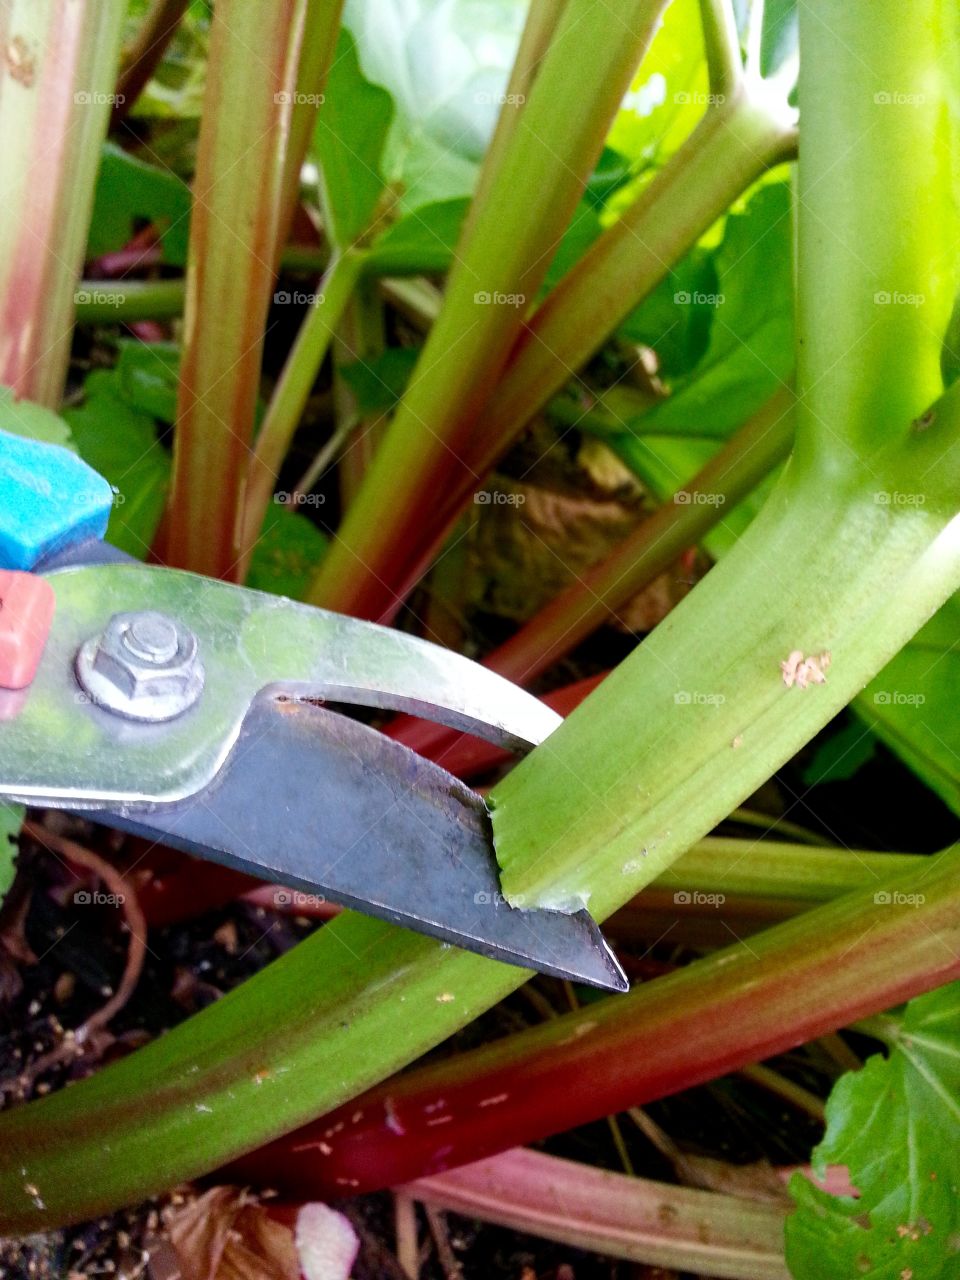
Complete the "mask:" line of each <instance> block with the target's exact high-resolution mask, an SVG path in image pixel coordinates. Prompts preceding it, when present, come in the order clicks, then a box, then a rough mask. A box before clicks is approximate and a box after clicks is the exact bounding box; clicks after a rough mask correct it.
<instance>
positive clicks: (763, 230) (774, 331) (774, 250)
mask: <svg viewBox="0 0 960 1280" xmlns="http://www.w3.org/2000/svg"><path fill="white" fill-rule="evenodd" d="M791 249H792V236H791V226H790V191H789V188H788V187H787V185H786V183H782V182H780V183H776V184H773V185H768V186H761V187H759V189H758V190H757V191H756V193H755V195H754V196H753V199H752V200H751V201H750V203H749V204H748V205H747V208H746V210H745V212H743V213H740V214H735V215H734V216H732V217H731V218H729V219H728V220H727V227H726V231H725V234H724V237H723V241H722V243H721V245H720V247H719V248H718V249H717V252H716V256H715V268H716V276H717V292H716V294H712V295H711V294H708V295H707V296H706V297H705V298H702V299H700V301H701V302H703V303H704V304H705V305H707V306H713V307H714V315H713V320H712V322H711V327H710V342H709V345H708V348H707V351H706V354H705V355H704V357H703V359H702V360H701V361H700V362H699V364H698V365H697V366H696V368H695V369H693V370H692V371H691V372H690V373H688V374H686V375H684V376H683V377H682V378H679V379H677V381H676V382H675V383H674V386H673V392H672V394H671V396H670V397H669V399H667V400H665V401H663V403H662V404H659V405H657V406H656V407H655V408H654V409H652V410H651V411H650V413H649V414H648V415H646V419H645V423H644V431H645V432H656V431H669V432H671V433H674V432H679V433H683V432H684V431H690V432H691V433H694V434H699V430H700V429H701V428H702V425H703V423H704V422H705V421H709V422H710V425H711V429H712V430H713V431H715V432H717V433H718V434H723V435H729V434H730V432H731V431H733V430H734V429H735V428H736V427H738V426H739V425H740V423H741V422H743V421H744V420H745V419H746V418H748V417H749V416H750V414H752V413H755V412H756V410H757V409H759V408H760V406H761V405H762V404H763V403H764V401H766V400H768V399H769V398H770V396H771V395H772V394H773V392H774V391H775V390H776V389H777V387H778V385H780V384H782V383H785V382H788V381H789V380H790V377H791V373H792V369H793V359H794V355H793V351H794V347H793V328H794V326H793V268H792V256H791ZM697 301H698V298H697V295H696V294H694V293H689V292H687V291H680V292H678V293H677V294H676V295H675V297H674V302H675V305H676V307H677V310H678V312H679V311H680V310H681V309H682V308H687V307H689V306H691V305H692V304H694V303H696V302H697ZM678 318H679V317H678Z"/></svg>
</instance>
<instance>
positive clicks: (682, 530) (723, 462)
mask: <svg viewBox="0 0 960 1280" xmlns="http://www.w3.org/2000/svg"><path fill="white" fill-rule="evenodd" d="M792 408H793V395H792V393H791V392H790V391H786V390H784V391H779V392H777V394H776V395H774V396H773V397H772V398H771V399H770V400H769V401H768V402H767V404H765V405H764V406H763V408H762V409H760V410H759V411H758V412H757V413H756V414H755V415H754V416H753V418H752V419H751V420H750V421H749V422H747V423H746V424H745V425H744V426H743V427H741V429H740V430H739V431H738V432H737V433H736V434H735V435H734V436H733V437H732V438H731V439H730V440H729V441H728V442H727V443H726V444H724V445H723V447H722V448H721V449H719V450H718V452H717V453H716V454H715V456H714V457H713V458H711V460H710V461H709V462H708V463H707V465H706V466H705V467H704V468H703V469H702V470H701V471H700V472H699V474H698V475H697V476H695V477H694V479H693V480H691V481H690V482H689V484H686V485H684V486H683V488H682V489H680V490H678V491H677V493H676V494H674V500H673V501H672V502H669V501H668V502H665V503H664V504H663V505H662V506H661V507H660V508H659V509H658V510H657V511H656V512H655V513H654V514H653V515H652V516H650V517H649V518H648V519H646V520H644V522H643V523H642V524H641V525H639V526H638V528H637V529H636V530H635V532H634V533H632V534H631V535H630V537H628V538H625V539H624V540H623V542H621V543H620V544H619V545H618V546H617V547H615V548H614V549H613V551H611V552H610V554H609V555H607V556H604V557H603V559H602V560H600V561H599V562H598V563H597V564H595V565H593V566H592V567H591V568H590V569H588V570H587V571H586V572H585V573H583V574H581V575H580V576H579V577H578V578H577V579H575V581H574V582H572V583H571V584H570V586H569V587H567V588H566V589H565V590H564V591H562V592H561V593H560V594H559V595H558V596H556V597H555V598H554V599H553V600H551V601H550V603H549V604H547V605H545V606H544V607H543V608H542V609H541V610H540V611H539V613H536V614H535V615H534V616H533V617H532V618H531V619H530V621H529V622H527V623H526V624H525V625H524V626H522V627H521V628H520V630H519V631H517V632H516V634H515V635H513V636H511V637H510V639H509V640H507V641H506V642H505V643H504V644H502V645H500V647H499V648H497V649H495V650H494V651H493V653H491V654H489V655H488V656H487V657H486V658H485V659H484V665H485V666H488V667H490V668H491V669H492V670H494V671H498V672H500V674H501V675H505V676H507V677H508V678H509V679H511V680H515V681H517V682H518V683H520V684H523V683H525V682H528V681H530V680H533V679H535V678H536V677H537V676H538V675H540V674H541V673H542V672H544V671H546V670H547V669H548V668H549V667H550V666H552V665H553V663H554V662H556V661H557V660H558V659H559V658H562V657H563V656H564V655H565V654H567V653H569V652H570V651H571V649H573V648H575V647H576V645H578V644H579V643H580V641H581V640H583V639H585V638H586V637H587V636H588V635H590V633H591V632H592V631H593V630H594V629H595V628H596V627H598V626H600V625H601V623H603V622H604V621H606V620H607V619H608V618H609V617H610V616H611V615H615V614H616V613H617V611H618V609H621V608H623V606H624V605H625V604H626V603H627V602H628V601H629V600H630V599H632V598H633V596H635V595H636V594H637V592H638V591H641V590H642V589H643V587H645V586H646V585H647V584H648V583H649V582H652V581H653V579H654V578H655V577H656V576H657V575H658V574H659V573H662V572H663V571H664V570H665V569H667V568H668V567H669V566H670V565H671V564H672V563H673V562H674V560H676V558H677V557H678V556H679V555H680V554H681V553H682V552H683V551H685V550H686V548H687V547H689V546H693V545H694V544H696V543H697V542H699V541H700V540H701V539H702V538H703V536H704V534H705V533H708V532H709V530H710V529H712V528H713V526H714V525H715V524H717V523H718V522H719V521H720V519H721V518H722V516H723V513H724V511H729V510H730V509H731V508H732V507H733V506H734V505H735V504H736V503H738V502H739V501H740V500H741V499H742V498H745V497H746V496H747V495H748V494H749V493H750V492H751V491H752V490H753V489H754V488H756V486H757V485H758V484H759V483H760V481H761V480H763V479H764V478H765V477H766V476H767V475H769V473H770V472H771V471H772V470H773V468H774V467H775V466H777V464H778V463H780V462H782V461H783V459H784V458H785V457H786V455H787V453H788V452H789V451H790V447H791V444H792V443H793V413H792ZM699 495H702V496H703V497H705V498H708V499H710V500H709V501H705V502H698V501H696V497H697V496H699Z"/></svg>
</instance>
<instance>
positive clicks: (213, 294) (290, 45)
mask: <svg viewBox="0 0 960 1280" xmlns="http://www.w3.org/2000/svg"><path fill="white" fill-rule="evenodd" d="M308 11H309V12H314V10H313V9H312V8H311V6H310V5H309V3H308V0H277V3H275V4H271V5H269V6H267V8H266V9H261V8H260V7H258V6H251V5H249V4H245V3H241V0H223V3H221V4H218V6H217V7H216V9H215V10H214V17H213V25H212V27H211V33H210V58H209V65H208V71H207V86H206V91H205V102H206V109H205V111H204V113H203V118H202V121H201V128H200V142H199V151H198V155H197V169H196V176H195V179H194V190H193V195H194V200H193V214H192V218H191V224H190V251H189V258H188V263H187V293H186V305H185V314H184V341H183V358H182V361H181V366H180V388H179V397H178V403H177V426H176V434H175V437H174V459H173V484H172V488H171V497H170V505H169V510H168V517H167V537H166V545H165V553H166V558H167V559H168V560H169V561H170V562H171V563H172V564H175V565H178V566H180V567H182V568H187V569H193V570H195V571H197V572H200V573H206V574H209V575H210V576H212V577H226V578H236V577H237V575H238V573H239V570H240V568H241V558H240V543H241V534H242V530H241V527H240V517H241V498H242V492H243V486H244V482H245V478H246V467H247V457H248V450H249V446H250V443H251V440H252V436H253V423H254V410H255V407H256V399H257V391H258V386H259V380H260V356H261V351H262V346H263V330H264V324H265V322H266V316H267V308H268V305H269V302H270V295H271V291H272V284H273V275H274V263H275V257H276V252H277V245H278V243H279V239H280V223H281V218H282V216H283V212H284V193H285V191H286V190H287V188H286V187H285V179H286V176H287V170H286V166H287V157H288V139H289V134H290V129H291V120H292V115H293V108H294V97H295V93H296V89H297V84H298V74H299V64H300V52H301V48H302V44H303V41H304V39H305V38H306V39H310V38H311V36H312V34H313V33H312V31H311V30H310V29H308V28H307V27H306V19H307V16H308ZM320 16H321V17H322V16H323V15H322V14H321V15H320ZM321 26H323V24H322V23H321ZM330 51H331V50H330V49H329V41H328V53H329V52H330ZM254 54H255V56H254ZM213 477H216V481H215V482H214V481H213V479H212V478H213Z"/></svg>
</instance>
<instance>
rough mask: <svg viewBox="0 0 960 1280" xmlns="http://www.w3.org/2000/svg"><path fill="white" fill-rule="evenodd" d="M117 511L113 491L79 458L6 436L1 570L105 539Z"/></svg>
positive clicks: (0, 436)
mask: <svg viewBox="0 0 960 1280" xmlns="http://www.w3.org/2000/svg"><path fill="white" fill-rule="evenodd" d="M112 506H113V490H112V489H111V487H110V485H109V484H108V483H107V482H106V480H104V478H103V477H102V476H101V475H99V474H98V473H97V472H96V471H94V470H93V468H92V467H88V466H87V464H86V463H85V462H83V461H82V460H81V459H80V458H78V457H77V455H76V454H75V453H71V452H70V450H69V449H64V448H62V447H61V446H60V445H55V444H42V443H41V442H40V441H38V440H27V439H25V438H24V437H23V436H15V435H11V434H10V433H9V432H7V431H0V569H27V570H29V569H32V568H33V567H34V565H36V564H39V562H40V561H41V560H44V559H46V558H47V557H48V556H51V555H54V554H55V553H57V552H60V551H63V550H64V549H65V548H67V547H69V546H72V545H73V544H74V543H76V542H84V541H87V540H88V539H91V538H102V537H103V535H104V533H106V529H107V520H108V519H109V517H110V510H111V507H112Z"/></svg>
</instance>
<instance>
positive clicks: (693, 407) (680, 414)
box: [584, 182, 793, 556]
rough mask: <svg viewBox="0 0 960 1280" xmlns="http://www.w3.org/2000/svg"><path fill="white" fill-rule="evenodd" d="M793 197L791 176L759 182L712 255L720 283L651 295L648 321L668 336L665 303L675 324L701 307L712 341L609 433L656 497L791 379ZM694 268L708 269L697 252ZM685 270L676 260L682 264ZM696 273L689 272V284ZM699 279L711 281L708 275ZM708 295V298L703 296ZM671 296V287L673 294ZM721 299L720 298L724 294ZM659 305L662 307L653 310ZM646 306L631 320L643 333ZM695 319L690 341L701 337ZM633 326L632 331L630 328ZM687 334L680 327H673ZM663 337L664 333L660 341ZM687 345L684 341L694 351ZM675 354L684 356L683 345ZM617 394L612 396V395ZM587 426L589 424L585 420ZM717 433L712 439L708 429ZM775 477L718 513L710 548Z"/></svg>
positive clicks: (731, 531)
mask: <svg viewBox="0 0 960 1280" xmlns="http://www.w3.org/2000/svg"><path fill="white" fill-rule="evenodd" d="M791 255H792V240H791V231H790V195H789V190H788V188H787V186H786V184H785V183H782V182H777V183H769V184H766V185H761V186H759V187H757V188H756V190H755V192H754V194H753V197H752V199H751V200H750V201H749V203H748V204H747V205H746V208H745V210H744V212H742V213H737V214H734V215H732V216H730V217H729V218H728V219H727V223H726V228H725V231H724V237H723V240H722V242H721V243H720V245H719V246H718V248H717V249H716V251H715V253H714V254H713V255H712V258H713V261H712V269H713V271H714V273H715V277H714V278H715V280H716V286H715V289H714V290H710V289H708V290H698V289H696V288H694V289H684V290H678V291H677V292H676V293H675V294H674V295H673V300H672V302H671V303H668V302H667V301H666V298H665V295H664V293H663V289H662V287H661V291H660V292H659V295H658V296H657V298H656V302H655V303H651V309H650V312H649V313H648V319H649V322H650V323H651V325H652V326H659V327H660V329H661V333H662V334H664V335H666V336H667V337H668V338H669V336H670V334H671V332H672V331H671V330H670V328H669V326H668V324H667V321H666V311H665V310H664V308H665V307H666V306H670V305H672V306H673V309H674V311H675V312H676V313H677V325H678V326H680V325H682V324H683V323H684V322H685V321H684V317H685V316H686V315H687V313H688V312H693V311H695V310H696V308H697V306H700V307H701V308H705V309H706V310H707V312H708V313H711V314H709V315H708V318H709V326H710V327H709V339H708V343H707V349H706V352H705V353H704V355H703V357H702V359H700V360H699V361H698V362H697V363H696V365H695V366H694V368H692V369H691V370H690V371H689V372H687V373H684V374H682V375H681V376H680V377H678V378H676V379H675V381H674V384H673V393H672V395H670V396H669V398H668V399H666V400H664V401H662V402H660V403H659V404H657V405H655V406H654V407H653V408H652V409H650V410H648V411H647V412H646V413H644V414H643V415H642V417H638V418H636V419H626V426H627V427H628V428H630V430H625V431H624V432H623V433H621V434H619V435H612V436H611V435H609V434H605V436H604V438H605V440H606V442H607V443H608V444H609V445H610V447H611V448H612V449H613V450H614V451H615V452H616V453H617V454H618V455H619V456H620V458H622V459H623V461H624V462H625V463H626V465H627V466H628V467H630V469H631V470H632V471H634V472H635V473H636V474H637V475H638V476H640V478H641V479H642V480H643V481H644V483H645V484H647V485H648V486H649V487H650V488H651V489H652V490H653V492H654V493H655V494H656V495H657V496H658V497H660V498H667V497H669V496H670V495H671V494H672V493H673V492H674V491H675V490H676V489H677V488H679V487H681V486H682V485H684V484H686V483H687V481H689V480H690V479H691V478H692V477H693V476H694V475H696V473H697V472H698V471H699V470H700V469H701V468H702V467H703V466H704V465H705V464H706V463H707V462H708V461H709V459H710V458H711V457H712V456H713V454H714V453H715V452H716V450H717V447H718V443H717V442H719V440H722V439H726V438H728V437H729V436H730V435H731V434H732V433H733V432H734V431H735V430H736V429H737V428H738V427H739V426H741V425H742V424H743V423H744V422H745V421H746V420H747V419H748V418H749V417H750V416H751V415H752V414H754V413H755V412H757V410H758V409H759V408H760V407H761V406H762V405H763V404H764V403H765V402H766V401H767V400H768V399H769V398H770V396H771V395H772V394H773V392H774V391H775V390H776V389H777V387H778V386H779V385H780V384H782V383H785V382H787V381H789V380H790V377H791V374H792V367H793V272H792V256H791ZM691 258H692V261H691V264H690V266H689V268H688V269H689V270H691V271H692V272H697V271H703V272H706V266H705V264H703V263H702V261H700V262H699V264H698V259H697V257H696V255H691ZM678 270H679V268H678ZM695 278H696V276H695V275H691V277H690V279H691V282H692V281H693V280H694V279H695ZM700 279H702V280H703V281H707V280H708V279H709V276H708V275H706V274H703V275H701V276H700ZM701 294H704V295H705V296H700V295H701ZM667 296H669V295H667ZM721 299H722V301H721ZM655 308H656V309H659V315H658V314H657V310H656V309H655ZM642 316H643V308H640V309H638V313H635V316H634V317H631V321H628V324H631V323H632V324H636V325H637V326H638V327H637V329H635V330H634V332H635V333H637V334H638V335H639V334H640V333H642V332H643V330H642V328H640V327H639V326H640V323H641V320H642ZM686 323H688V324H692V325H693V326H694V329H693V333H692V334H689V335H688V336H687V339H686V341H687V343H688V344H691V345H692V344H695V343H697V342H702V341H703V338H702V332H701V333H700V334H699V336H698V333H697V330H696V324H697V323H702V317H701V319H700V320H699V321H697V320H696V319H695V318H694V317H692V316H691V318H690V319H689V320H687V321H686ZM628 332H629V330H628ZM677 338H678V341H680V342H681V343H682V342H683V337H682V334H680V333H678V334H677ZM662 341H663V337H661V342H662ZM689 350H690V345H688V346H687V351H688V352H689ZM677 358H678V359H679V360H681V361H682V360H683V358H684V353H683V346H682V345H681V346H680V349H679V352H678V355H677ZM611 398H612V400H613V401H615V395H614V396H612V397H611ZM584 425H588V423H587V422H586V420H585V423H584ZM711 436H712V437H714V438H715V439H710V438H708V437H711ZM772 483H773V481H772V478H770V479H768V480H767V481H766V482H765V483H764V484H762V485H760V486H759V487H758V488H757V489H756V490H755V491H754V492H753V493H752V494H751V495H750V497H749V498H747V499H745V500H744V501H743V502H741V503H740V504H739V505H738V506H737V507H735V508H734V509H733V510H731V511H724V512H723V516H722V519H721V520H720V521H719V522H718V524H717V525H716V527H715V528H714V529H713V530H712V531H711V533H709V534H708V535H707V537H706V538H705V539H704V545H705V546H706V547H707V549H708V550H709V551H710V553H711V554H712V555H714V556H720V555H723V554H724V553H725V552H726V551H728V550H729V549H730V547H732V546H733V544H734V543H735V542H736V541H737V540H738V538H739V537H740V535H741V534H742V533H743V531H744V529H745V528H746V527H747V525H748V524H749V523H750V521H751V520H752V519H753V517H754V516H755V515H756V513H757V511H759V509H760V507H761V506H762V505H763V502H764V501H765V499H766V495H767V493H768V492H769V490H770V487H771V485H772Z"/></svg>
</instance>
